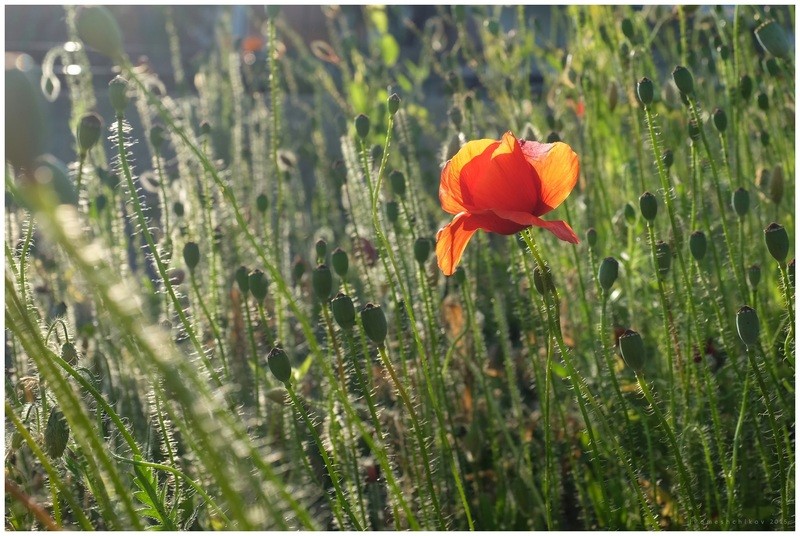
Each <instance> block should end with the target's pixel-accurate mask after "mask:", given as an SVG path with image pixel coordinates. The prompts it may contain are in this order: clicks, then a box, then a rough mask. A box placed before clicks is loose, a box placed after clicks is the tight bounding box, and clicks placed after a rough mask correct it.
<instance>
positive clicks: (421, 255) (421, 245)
mask: <svg viewBox="0 0 800 536" xmlns="http://www.w3.org/2000/svg"><path fill="white" fill-rule="evenodd" d="M430 254H431V241H430V239H429V238H423V237H420V238H417V239H416V240H415V241H414V259H415V260H416V261H417V262H418V263H419V264H424V263H425V261H427V260H428V256H429V255H430Z"/></svg>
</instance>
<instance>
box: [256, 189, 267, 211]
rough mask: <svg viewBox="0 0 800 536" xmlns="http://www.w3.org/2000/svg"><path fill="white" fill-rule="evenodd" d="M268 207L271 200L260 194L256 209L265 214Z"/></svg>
mask: <svg viewBox="0 0 800 536" xmlns="http://www.w3.org/2000/svg"><path fill="white" fill-rule="evenodd" d="M268 207H269V198H268V197H267V194H258V197H256V208H257V209H258V211H259V212H260V213H262V214H263V213H265V212H266V211H267V208H268Z"/></svg>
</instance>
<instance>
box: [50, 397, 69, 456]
mask: <svg viewBox="0 0 800 536" xmlns="http://www.w3.org/2000/svg"><path fill="white" fill-rule="evenodd" d="M67 441H69V425H68V424H67V419H65V418H64V414H63V413H62V412H61V410H60V409H58V408H56V407H54V408H53V409H51V410H50V416H49V417H48V418H47V425H46V426H45V429H44V450H45V452H47V455H48V456H50V457H51V458H60V457H61V455H62V454H64V451H65V450H66V448H67Z"/></svg>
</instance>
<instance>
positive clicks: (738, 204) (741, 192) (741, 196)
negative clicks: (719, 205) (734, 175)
mask: <svg viewBox="0 0 800 536" xmlns="http://www.w3.org/2000/svg"><path fill="white" fill-rule="evenodd" d="M731 205H733V210H734V211H735V212H736V215H737V216H739V217H740V218H744V217H745V215H746V214H747V211H748V210H749V209H750V192H748V191H747V190H745V189H744V188H737V189H736V190H734V192H733V198H732V199H731Z"/></svg>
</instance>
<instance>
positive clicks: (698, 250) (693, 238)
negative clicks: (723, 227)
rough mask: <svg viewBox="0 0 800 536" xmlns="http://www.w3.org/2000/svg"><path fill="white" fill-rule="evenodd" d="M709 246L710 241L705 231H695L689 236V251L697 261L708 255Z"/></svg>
mask: <svg viewBox="0 0 800 536" xmlns="http://www.w3.org/2000/svg"><path fill="white" fill-rule="evenodd" d="M707 247H708V241H707V240H706V234H705V233H704V232H703V231H695V232H693V233H692V234H691V235H690V236H689V251H690V252H691V253H692V257H694V259H695V260H696V261H698V262H699V261H701V260H703V257H705V256H706V248H707Z"/></svg>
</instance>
